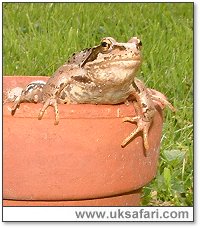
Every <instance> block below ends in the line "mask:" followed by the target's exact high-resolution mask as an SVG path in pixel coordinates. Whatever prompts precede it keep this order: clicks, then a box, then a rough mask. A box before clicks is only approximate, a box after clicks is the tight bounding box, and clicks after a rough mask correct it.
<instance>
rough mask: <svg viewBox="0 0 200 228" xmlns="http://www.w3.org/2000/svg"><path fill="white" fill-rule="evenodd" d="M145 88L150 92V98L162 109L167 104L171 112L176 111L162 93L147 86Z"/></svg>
mask: <svg viewBox="0 0 200 228" xmlns="http://www.w3.org/2000/svg"><path fill="white" fill-rule="evenodd" d="M147 90H148V92H149V93H150V95H151V98H152V100H153V101H154V102H155V103H157V104H158V105H159V106H160V107H161V108H162V109H163V108H165V106H168V107H169V108H170V109H171V110H172V111H173V112H175V111H176V109H175V108H174V106H173V105H172V104H171V103H170V102H169V101H168V100H167V98H166V96H165V95H164V94H162V93H161V92H158V91H157V90H155V89H149V88H148V89H147Z"/></svg>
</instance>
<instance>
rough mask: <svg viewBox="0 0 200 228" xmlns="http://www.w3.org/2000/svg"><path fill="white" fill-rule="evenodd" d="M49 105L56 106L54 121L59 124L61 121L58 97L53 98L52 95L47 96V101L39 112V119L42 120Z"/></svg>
mask: <svg viewBox="0 0 200 228" xmlns="http://www.w3.org/2000/svg"><path fill="white" fill-rule="evenodd" d="M49 106H53V108H54V112H55V122H54V124H55V125H58V123H59V110H58V102H57V99H56V98H52V97H50V98H47V100H46V101H45V103H44V105H43V107H42V109H41V110H40V112H39V115H38V120H41V119H42V117H43V115H44V112H45V110H46V109H47V108H48V107H49Z"/></svg>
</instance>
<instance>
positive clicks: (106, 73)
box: [81, 37, 142, 83]
mask: <svg viewBox="0 0 200 228" xmlns="http://www.w3.org/2000/svg"><path fill="white" fill-rule="evenodd" d="M141 46H142V43H141V41H140V40H139V39H138V38H137V37H133V38H131V39H130V40H129V41H128V42H127V43H119V42H117V41H116V40H115V39H114V38H112V37H106V38H103V39H102V40H101V43H100V45H99V46H95V47H93V48H92V49H91V53H90V55H89V56H88V57H87V58H86V59H85V60H84V61H83V62H82V64H81V67H83V68H85V69H87V70H88V72H89V73H90V75H92V76H93V78H96V77H98V79H99V80H104V81H110V82H113V83H117V82H118V83H122V82H124V80H129V81H130V79H132V80H133V78H134V76H135V73H136V72H137V70H138V69H139V67H140V64H141V55H140V49H141Z"/></svg>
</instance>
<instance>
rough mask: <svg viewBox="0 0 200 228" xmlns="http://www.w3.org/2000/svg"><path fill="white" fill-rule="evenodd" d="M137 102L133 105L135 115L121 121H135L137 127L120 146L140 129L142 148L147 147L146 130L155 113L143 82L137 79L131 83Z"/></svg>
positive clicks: (126, 142) (127, 141)
mask: <svg viewBox="0 0 200 228" xmlns="http://www.w3.org/2000/svg"><path fill="white" fill-rule="evenodd" d="M132 95H133V96H134V97H135V99H136V101H137V103H136V105H135V109H136V113H137V116H136V117H125V118H124V119H123V122H131V123H135V122H136V123H137V128H136V129H135V130H134V131H133V132H132V133H131V134H130V135H129V136H128V137H127V138H126V139H125V140H124V141H123V142H122V144H121V146H122V147H125V146H126V145H127V144H128V143H129V142H130V141H131V140H132V139H133V138H134V137H135V135H136V134H138V133H139V132H140V131H142V133H143V140H144V148H145V150H148V149H149V143H148V132H149V128H150V126H151V123H152V119H153V117H154V115H155V111H156V109H155V106H154V103H153V100H152V98H151V95H150V93H149V92H148V90H147V89H146V87H145V85H144V83H143V82H141V81H140V80H138V79H135V80H134V83H133V94H132Z"/></svg>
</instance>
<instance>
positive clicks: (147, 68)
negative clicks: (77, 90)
mask: <svg viewBox="0 0 200 228" xmlns="http://www.w3.org/2000/svg"><path fill="white" fill-rule="evenodd" d="M105 36H112V37H114V38H115V39H117V40H118V41H123V42H125V41H127V40H128V39H129V38H130V37H132V36H138V37H139V38H140V39H141V40H142V43H143V50H142V54H143V59H144V60H143V65H142V67H141V70H140V73H139V74H138V77H139V78H141V79H142V80H144V81H145V83H146V85H147V86H148V87H151V88H155V89H157V90H159V91H161V92H163V93H164V94H165V95H166V96H167V97H168V98H169V100H170V101H171V102H172V103H173V104H174V106H175V107H176V108H177V112H176V113H175V114H174V113H171V112H170V111H169V110H167V109H166V111H165V123H164V129H163V137H162V146H161V156H160V161H159V170H158V173H157V176H156V178H155V180H153V181H152V182H151V183H150V184H149V185H148V186H146V187H145V188H144V190H143V202H142V204H143V205H176V206H180V205H181V206H184V205H185V206H187V205H190V206H191V205H193V3H3V75H46V76H51V75H52V74H53V72H54V71H55V70H56V69H57V68H58V67H59V66H60V65H62V64H63V63H64V62H65V61H66V60H67V59H68V58H69V56H70V55H71V54H72V53H74V52H77V51H80V50H82V49H84V48H86V47H91V46H93V45H97V44H98V43H99V42H100V40H101V38H102V37H105Z"/></svg>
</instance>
